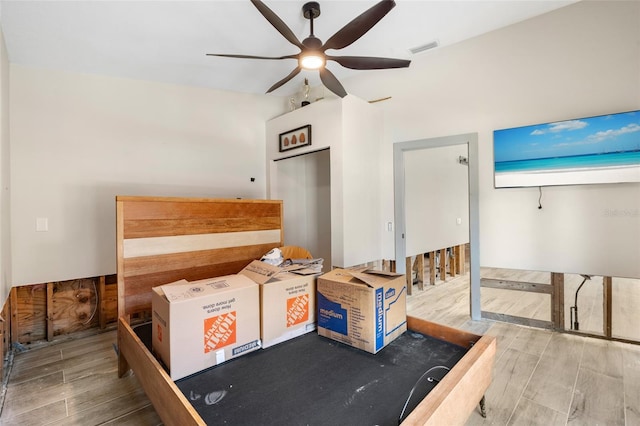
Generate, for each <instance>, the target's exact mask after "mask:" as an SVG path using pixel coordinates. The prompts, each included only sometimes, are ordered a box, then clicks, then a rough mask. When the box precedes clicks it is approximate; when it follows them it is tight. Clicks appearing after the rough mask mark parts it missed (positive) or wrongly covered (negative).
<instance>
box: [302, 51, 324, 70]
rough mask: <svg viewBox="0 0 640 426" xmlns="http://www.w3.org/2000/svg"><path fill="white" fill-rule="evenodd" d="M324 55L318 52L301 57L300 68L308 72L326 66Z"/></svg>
mask: <svg viewBox="0 0 640 426" xmlns="http://www.w3.org/2000/svg"><path fill="white" fill-rule="evenodd" d="M324 64H325V59H324V55H322V54H320V53H316V52H309V53H307V54H305V55H303V56H301V57H300V67H302V68H304V69H306V70H317V69H320V68H322V67H323V66H324Z"/></svg>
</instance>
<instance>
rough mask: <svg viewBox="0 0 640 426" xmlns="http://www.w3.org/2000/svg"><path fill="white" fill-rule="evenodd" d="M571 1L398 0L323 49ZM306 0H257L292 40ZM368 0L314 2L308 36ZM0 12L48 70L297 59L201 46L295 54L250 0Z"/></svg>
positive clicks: (227, 82) (16, 5)
mask: <svg viewBox="0 0 640 426" xmlns="http://www.w3.org/2000/svg"><path fill="white" fill-rule="evenodd" d="M574 1H575V0H529V1H526V0H499V1H483V0H472V1H461V0H448V1H430V0H429V1H411V0H397V6H396V7H395V8H394V9H393V10H391V12H390V13H389V14H388V15H387V16H385V17H384V18H383V19H382V20H381V21H380V22H379V23H378V24H377V25H376V26H375V27H373V29H372V30H370V31H369V32H368V33H367V34H365V35H364V36H363V37H362V38H360V39H359V40H357V41H356V42H355V43H353V44H352V45H351V46H348V47H347V48H345V49H342V50H340V51H333V52H329V53H331V54H335V55H341V54H348V55H363V56H381V57H394V58H403V59H412V58H415V56H413V57H412V54H411V53H410V52H409V49H411V48H414V47H416V46H420V45H423V44H426V43H429V42H432V41H434V40H437V41H438V42H439V43H440V46H441V47H442V46H446V45H450V44H453V43H456V42H459V41H462V40H465V39H467V38H471V37H474V36H477V35H480V34H483V33H486V32H489V31H492V30H495V29H498V28H501V27H504V26H507V25H510V24H513V23H516V22H519V21H522V20H525V19H528V18H531V17H533V16H536V15H540V14H542V13H546V12H549V11H551V10H554V9H557V8H559V7H563V6H565V5H568V4H571V3H573V2H574ZM304 3H305V1H304V0H299V1H289V0H287V1H284V0H266V1H265V4H266V5H267V6H268V7H269V8H271V9H272V10H273V11H274V12H275V13H276V14H277V15H278V16H280V18H281V19H282V20H284V22H285V23H286V24H287V25H288V26H289V27H290V28H291V29H292V30H293V32H294V33H295V34H296V35H297V36H298V38H299V39H300V40H302V39H304V38H305V37H307V36H308V35H309V21H308V20H307V19H305V18H304V17H303V16H302V11H301V10H302V5H303V4H304ZM375 3H376V1H375V0H366V1H365V0H357V1H338V0H324V1H320V6H321V16H320V17H319V18H317V19H316V20H315V21H314V29H315V34H316V36H317V37H319V38H320V39H321V40H322V41H326V40H327V39H328V38H329V37H330V36H331V35H333V33H335V32H336V31H338V30H339V29H340V28H342V27H343V26H344V25H345V24H347V23H348V22H349V21H351V20H352V19H353V18H355V17H356V16H358V15H359V14H360V13H362V12H363V11H365V10H366V9H368V8H369V7H371V6H372V5H374V4H375ZM0 14H1V24H2V30H3V33H4V37H5V42H6V45H7V51H8V54H9V61H10V62H11V63H15V64H21V65H27V66H34V67H43V68H48V69H55V70H63V71H71V72H81V73H91V74H103V75H109V76H116V77H125V78H134V79H141V80H150V81H160V82H167V83H176V84H185V85H193V86H202V87H210V88H216V89H223V90H232V91H238V92H246V93H264V92H265V91H266V90H267V89H268V88H269V87H270V86H271V85H272V84H273V83H275V82H276V81H279V80H280V79H282V78H283V77H285V76H286V75H287V74H289V73H290V72H291V71H292V70H293V69H294V68H295V66H296V61H295V60H294V59H287V60H280V61H266V60H247V59H230V58H218V57H211V56H205V53H234V54H248V55H259V56H281V55H288V54H295V53H298V49H297V48H296V47H295V46H293V45H291V44H290V43H289V42H287V41H286V40H285V39H284V38H283V37H282V36H281V35H280V34H279V33H278V32H277V31H276V30H275V28H273V27H272V26H271V24H269V22H268V21H267V20H266V19H265V18H264V17H263V16H262V15H261V14H260V13H259V12H258V10H257V9H256V8H255V7H254V6H253V5H252V4H251V3H250V2H249V1H248V0H246V1H242V0H229V1H220V0H215V1H214V0H208V1H204V0H201V1H150V0H142V1H126V0H124V1H123V0H111V1H94V0H83V1H59V0H47V1H29V0H11V1H6V0H2V1H0ZM426 54H428V52H425V53H422V55H426ZM328 68H329V69H330V70H331V71H332V72H333V73H334V74H335V75H336V76H337V77H338V79H340V80H341V81H343V80H344V79H346V78H349V77H352V76H355V75H357V73H359V72H365V73H375V72H376V71H353V70H347V69H344V68H342V67H340V66H339V65H337V64H335V63H330V65H329V66H328ZM316 74H317V73H313V72H307V71H303V72H302V73H301V74H300V75H299V76H298V77H296V78H294V79H293V80H291V81H290V82H289V83H287V84H286V85H284V86H282V87H281V88H280V89H278V90H276V91H275V92H273V93H274V95H277V96H288V95H290V94H292V93H294V92H297V91H299V89H300V87H301V84H302V81H303V79H304V77H308V78H309V80H310V83H311V84H312V85H316V84H319V79H318V78H317V76H316ZM343 84H344V85H345V88H346V89H347V91H349V87H348V84H347V83H344V81H343Z"/></svg>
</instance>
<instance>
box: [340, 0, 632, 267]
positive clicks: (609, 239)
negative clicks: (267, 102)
mask: <svg viewBox="0 0 640 426" xmlns="http://www.w3.org/2000/svg"><path fill="white" fill-rule="evenodd" d="M398 7H402V5H399V6H398ZM639 45H640V2H615V1H602V2H595V1H583V2H579V3H576V4H573V5H570V6H567V7H565V8H562V9H559V10H557V11H554V12H551V13H548V14H546V15H542V16H539V17H536V18H533V19H530V20H528V21H524V22H521V23H518V24H515V25H513V26H510V27H507V28H504V29H501V30H498V31H495V32H492V33H489V34H486V35H484V36H480V37H477V38H474V39H472V40H468V41H465V42H461V43H459V44H456V45H453V46H449V47H445V48H441V49H436V50H433V51H428V52H425V53H423V54H421V55H417V56H414V57H413V62H412V64H411V67H410V68H409V69H404V70H389V71H370V72H368V73H365V74H363V75H361V76H358V77H357V78H354V79H349V80H345V81H343V84H344V86H345V87H346V88H347V91H348V92H349V93H352V94H355V95H356V96H359V97H361V98H363V99H379V98H382V97H385V96H392V99H391V100H389V101H385V102H380V103H376V104H374V105H375V107H376V108H378V109H380V110H381V111H382V112H383V114H384V120H385V144H386V145H385V146H384V147H383V165H382V170H381V175H382V176H383V179H384V180H383V184H382V186H381V189H382V190H383V195H382V199H383V202H382V215H383V220H384V221H385V222H387V221H391V220H393V187H392V185H391V184H389V176H391V174H392V167H393V163H392V152H393V149H392V144H393V143H395V142H404V141H410V140H416V139H423V138H430V137H439V136H447V135H455V134H463V133H471V132H477V133H478V137H479V140H478V143H479V161H480V165H479V166H480V240H481V245H480V253H481V259H480V260H481V265H482V266H494V267H505V268H516V269H534V270H542V271H545V270H546V271H559V272H576V273H588V274H594V275H612V276H622V277H640V244H638V241H640V213H639V212H640V184H617V185H614V184H606V185H589V186H567V187H548V188H544V189H543V199H542V204H543V209H542V210H539V209H538V189H537V188H528V189H500V190H496V189H494V188H493V152H492V149H493V148H492V143H493V141H492V132H493V130H494V129H500V128H507V127H515V126H521V125H527V124H536V123H545V122H551V121H559V120H564V119H571V118H578V117H586V116H593V115H600V114H607V113H612V112H618V111H628V110H634V109H640V49H639V48H638V46H639ZM392 255H393V237H392V235H389V234H385V239H384V256H385V257H387V258H388V257H390V256H392Z"/></svg>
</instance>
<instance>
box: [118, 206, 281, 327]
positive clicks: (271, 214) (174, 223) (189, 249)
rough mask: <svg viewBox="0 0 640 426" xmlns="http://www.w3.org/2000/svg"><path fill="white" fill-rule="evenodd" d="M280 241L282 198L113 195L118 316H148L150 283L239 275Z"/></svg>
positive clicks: (152, 285) (278, 245)
mask: <svg viewBox="0 0 640 426" xmlns="http://www.w3.org/2000/svg"><path fill="white" fill-rule="evenodd" d="M223 234H225V235H223ZM283 242H284V239H283V232H282V202H281V201H269V200H237V199H194V198H163V197H116V252H117V270H118V316H127V315H132V314H135V315H136V316H139V317H142V318H146V317H148V316H149V314H150V311H151V296H150V295H151V292H150V290H151V288H152V287H155V286H158V285H163V284H168V283H171V282H174V281H178V280H181V279H186V280H189V281H193V280H198V279H204V278H210V277H216V276H221V275H228V274H235V273H238V272H239V271H240V270H241V269H242V268H244V267H245V266H246V265H248V264H249V263H250V262H251V261H252V260H254V259H259V258H260V257H261V256H262V255H264V254H265V253H266V252H268V251H269V250H270V249H272V248H274V247H280V246H282V245H283ZM156 243H157V244H156ZM149 244H150V245H149ZM150 247H151V249H153V250H151V249H150ZM147 311H148V312H147Z"/></svg>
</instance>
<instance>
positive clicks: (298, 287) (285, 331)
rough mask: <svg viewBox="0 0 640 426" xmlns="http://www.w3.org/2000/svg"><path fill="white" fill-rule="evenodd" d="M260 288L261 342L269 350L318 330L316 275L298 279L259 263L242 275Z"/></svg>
mask: <svg viewBox="0 0 640 426" xmlns="http://www.w3.org/2000/svg"><path fill="white" fill-rule="evenodd" d="M240 274H242V275H245V276H247V277H249V278H251V279H252V280H254V281H255V282H257V283H258V284H259V285H260V338H261V339H262V347H264V348H268V347H269V346H273V345H275V344H277V343H280V342H284V341H285V340H289V339H292V338H294V337H298V336H300V335H303V334H305V333H308V332H310V331H313V330H315V329H316V303H315V302H316V280H317V276H318V274H315V275H297V274H294V273H291V272H287V271H285V270H283V269H282V268H280V267H278V266H274V265H270V264H268V263H264V262H260V261H258V260H256V261H253V262H251V263H250V264H249V265H248V266H247V267H246V268H244V269H243V270H242V271H240Z"/></svg>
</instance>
